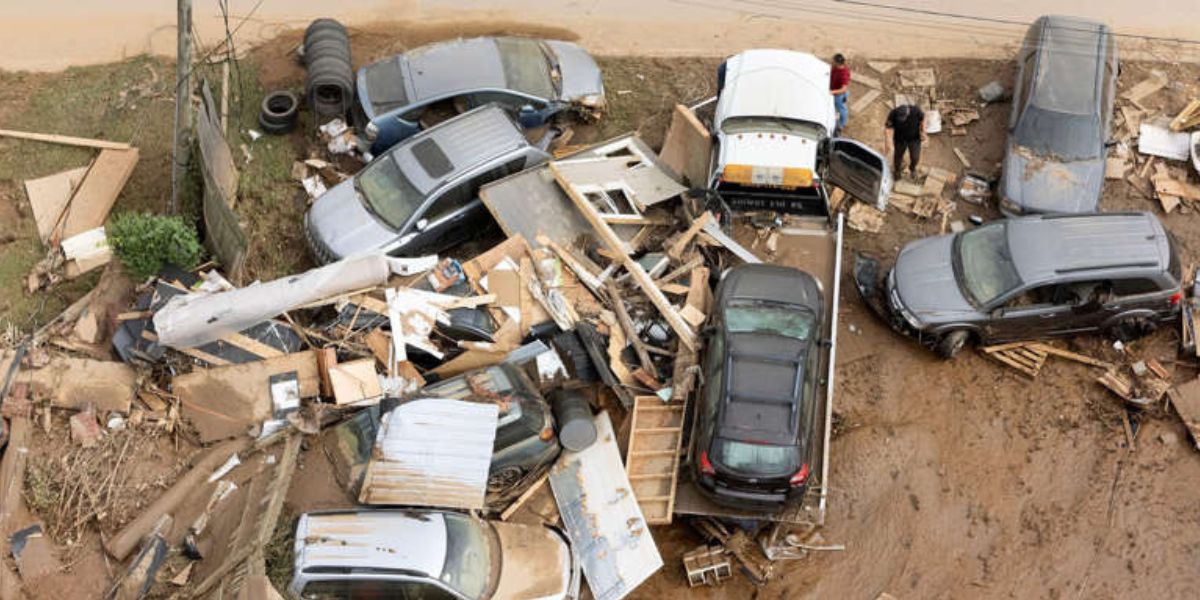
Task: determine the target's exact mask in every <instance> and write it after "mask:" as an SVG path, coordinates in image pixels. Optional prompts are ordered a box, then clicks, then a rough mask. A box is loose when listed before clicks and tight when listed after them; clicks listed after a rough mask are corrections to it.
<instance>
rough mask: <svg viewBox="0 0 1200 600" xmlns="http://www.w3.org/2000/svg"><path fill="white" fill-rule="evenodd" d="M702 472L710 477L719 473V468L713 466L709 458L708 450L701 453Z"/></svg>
mask: <svg viewBox="0 0 1200 600" xmlns="http://www.w3.org/2000/svg"><path fill="white" fill-rule="evenodd" d="M700 472H701V473H703V474H704V475H708V476H709V477H713V476H715V475H716V474H717V470H716V469H714V468H713V464H712V461H711V460H708V452H701V453H700Z"/></svg>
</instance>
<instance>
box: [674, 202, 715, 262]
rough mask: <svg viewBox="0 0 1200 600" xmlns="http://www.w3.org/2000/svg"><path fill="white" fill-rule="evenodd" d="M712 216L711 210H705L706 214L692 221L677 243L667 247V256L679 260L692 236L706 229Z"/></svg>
mask: <svg viewBox="0 0 1200 600" xmlns="http://www.w3.org/2000/svg"><path fill="white" fill-rule="evenodd" d="M712 218H713V215H712V213H711V212H708V211H704V214H702V215H700V217H699V218H698V219H696V220H695V221H692V224H691V226H690V227H688V228H687V230H686V231H684V232H683V235H681V236H679V239H677V240H675V243H674V244H671V247H670V248H667V256H669V257H671V260H674V261H679V260H680V259H681V257H682V256H683V251H684V250H686V249H687V245H688V243H689V242H691V241H692V238H694V237H696V234H697V233H700V230H701V229H704V226H705V225H708V222H709V221H711V220H712Z"/></svg>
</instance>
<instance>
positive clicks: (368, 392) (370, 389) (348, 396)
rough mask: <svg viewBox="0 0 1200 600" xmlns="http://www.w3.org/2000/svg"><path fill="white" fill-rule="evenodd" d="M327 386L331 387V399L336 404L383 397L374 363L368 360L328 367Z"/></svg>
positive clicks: (372, 360) (363, 359)
mask: <svg viewBox="0 0 1200 600" xmlns="http://www.w3.org/2000/svg"><path fill="white" fill-rule="evenodd" d="M329 384H330V386H332V387H333V399H334V402H336V403H337V404H355V403H358V402H362V401H364V400H370V399H374V398H378V397H380V396H382V395H383V388H382V387H381V386H380V385H379V375H378V374H376V373H375V361H374V359H370V358H362V359H359V360H352V361H349V362H344V363H339V364H337V365H335V366H332V367H330V368H329Z"/></svg>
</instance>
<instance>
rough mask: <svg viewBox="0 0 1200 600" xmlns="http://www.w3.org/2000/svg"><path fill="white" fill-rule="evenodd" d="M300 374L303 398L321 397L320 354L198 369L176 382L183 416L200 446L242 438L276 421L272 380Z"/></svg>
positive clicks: (293, 355) (174, 382)
mask: <svg viewBox="0 0 1200 600" xmlns="http://www.w3.org/2000/svg"><path fill="white" fill-rule="evenodd" d="M293 371H294V372H295V373H296V375H297V377H298V378H299V381H300V397H301V398H312V397H314V396H316V395H318V393H319V392H320V385H321V376H320V372H319V369H318V367H317V357H316V354H314V353H312V352H296V353H293V354H285V355H283V356H279V357H275V358H268V359H266V360H260V361H256V362H250V363H244V364H240V365H229V366H224V367H216V368H212V369H197V370H195V371H192V372H191V373H187V374H185V375H179V376H176V377H175V378H174V379H173V380H172V385H173V386H174V391H175V394H176V395H177V396H179V400H180V402H181V403H182V405H183V416H184V417H186V418H187V419H188V420H189V421H191V423H192V425H193V426H195V427H196V430H197V432H199V434H200V441H201V442H203V443H208V442H211V441H214V440H220V439H224V438H229V437H234V436H238V435H243V434H245V433H246V431H247V429H248V428H249V427H251V426H252V425H254V424H257V423H259V422H262V421H265V420H267V419H269V418H271V413H272V403H271V389H270V385H269V383H268V381H269V380H270V378H271V376H272V375H279V374H283V373H290V372H293Z"/></svg>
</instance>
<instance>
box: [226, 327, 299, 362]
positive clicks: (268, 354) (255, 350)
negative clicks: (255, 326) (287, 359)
mask: <svg viewBox="0 0 1200 600" xmlns="http://www.w3.org/2000/svg"><path fill="white" fill-rule="evenodd" d="M219 341H222V342H225V343H226V344H229V345H230V346H234V347H237V348H241V349H242V350H245V351H246V352H249V353H250V354H253V355H255V356H258V357H260V358H274V357H276V356H283V355H284V352H282V351H281V350H279V349H278V348H275V347H274V346H268V345H267V344H264V343H262V342H260V341H258V340H256V339H254V338H252V337H249V336H245V335H242V334H240V333H231V334H229V335H227V336H225V337H222V338H221V339H220V340H219Z"/></svg>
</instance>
